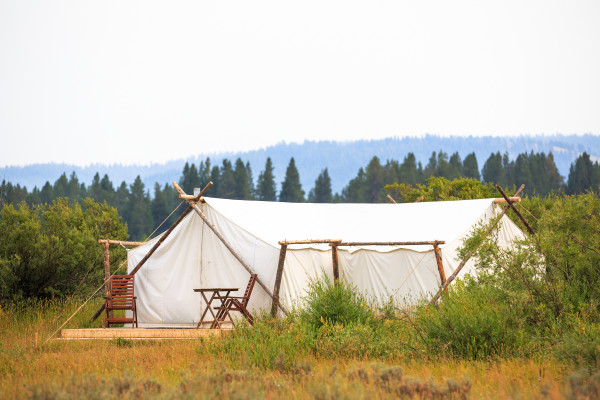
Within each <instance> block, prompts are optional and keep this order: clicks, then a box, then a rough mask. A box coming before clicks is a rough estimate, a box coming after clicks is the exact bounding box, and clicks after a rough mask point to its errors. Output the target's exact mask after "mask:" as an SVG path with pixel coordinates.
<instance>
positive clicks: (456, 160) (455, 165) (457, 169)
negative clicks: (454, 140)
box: [447, 152, 463, 180]
mask: <svg viewBox="0 0 600 400" xmlns="http://www.w3.org/2000/svg"><path fill="white" fill-rule="evenodd" d="M448 164H449V169H448V176H447V178H448V179H450V180H454V179H458V178H460V177H462V176H463V163H462V160H461V159H460V155H459V154H458V152H456V153H454V154H452V155H451V156H450V160H449V161H448Z"/></svg>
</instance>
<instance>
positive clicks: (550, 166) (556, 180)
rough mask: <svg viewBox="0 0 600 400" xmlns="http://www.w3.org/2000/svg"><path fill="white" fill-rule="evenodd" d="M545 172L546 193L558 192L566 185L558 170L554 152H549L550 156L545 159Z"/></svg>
mask: <svg viewBox="0 0 600 400" xmlns="http://www.w3.org/2000/svg"><path fill="white" fill-rule="evenodd" d="M544 172H545V177H546V188H547V190H546V193H544V195H547V194H548V193H550V192H558V191H559V190H561V189H562V188H563V186H564V179H563V177H562V176H561V175H560V173H559V172H558V167H557V166H556V163H555V162H554V156H553V155H552V153H548V156H547V157H546V158H545V159H544Z"/></svg>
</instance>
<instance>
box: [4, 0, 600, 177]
mask: <svg viewBox="0 0 600 400" xmlns="http://www.w3.org/2000/svg"><path fill="white" fill-rule="evenodd" d="M598 21H600V1H598V0H590V1H579V0H571V1H564V0H560V1H553V0H541V1H527V0H519V1H483V0H474V1H464V0H452V1H448V0H439V1H427V0H419V1H414V0H413V1H403V0H393V1H375V0H365V1H349V0H343V1H327V0H318V1H310V0H302V1H296V2H289V1H284V0H273V1H262V0H225V1H200V0H194V1H148V0H144V1H123V0H119V1H93V2H92V1H85V0H73V1H64V0H55V1H48V0H37V1H34V0H31V1H29V0H0V57H1V58H0V135H1V136H0V137H1V139H2V140H1V142H0V166H5V165H24V164H29V163H34V162H49V161H54V162H67V163H74V164H80V165H86V164H90V163H94V162H105V163H126V164H132V163H144V164H147V163H150V162H162V161H166V160H169V159H174V158H181V157H186V156H189V155H193V154H198V153H204V152H214V151H228V150H249V149H254V148H259V147H264V146H267V145H269V144H274V143H277V142H281V141H302V140H305V139H310V140H322V139H335V140H345V139H359V138H381V137H389V136H405V135H411V136H416V135H422V134H425V133H433V134H442V135H468V134H472V135H487V134H492V135H505V134H508V135H518V134H554V133H564V134H571V133H575V134H583V133H593V134H600V23H599V22H598Z"/></svg>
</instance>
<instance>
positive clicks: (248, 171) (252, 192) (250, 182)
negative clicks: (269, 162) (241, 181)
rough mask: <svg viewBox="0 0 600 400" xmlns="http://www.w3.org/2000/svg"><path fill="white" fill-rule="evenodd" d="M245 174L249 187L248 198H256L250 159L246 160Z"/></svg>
mask: <svg viewBox="0 0 600 400" xmlns="http://www.w3.org/2000/svg"><path fill="white" fill-rule="evenodd" d="M246 175H247V176H248V187H249V188H250V197H248V199H249V200H252V199H255V198H256V188H255V187H254V179H253V178H252V168H251V167H250V161H246Z"/></svg>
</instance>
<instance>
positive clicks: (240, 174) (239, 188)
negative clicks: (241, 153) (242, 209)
mask: <svg viewBox="0 0 600 400" xmlns="http://www.w3.org/2000/svg"><path fill="white" fill-rule="evenodd" d="M251 179H252V178H249V177H248V170H247V169H246V166H245V165H244V162H243V161H242V159H241V158H238V159H237V160H235V170H234V171H233V180H234V194H233V198H234V199H238V200H249V199H251V198H252V192H251V188H250V180H251Z"/></svg>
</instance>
